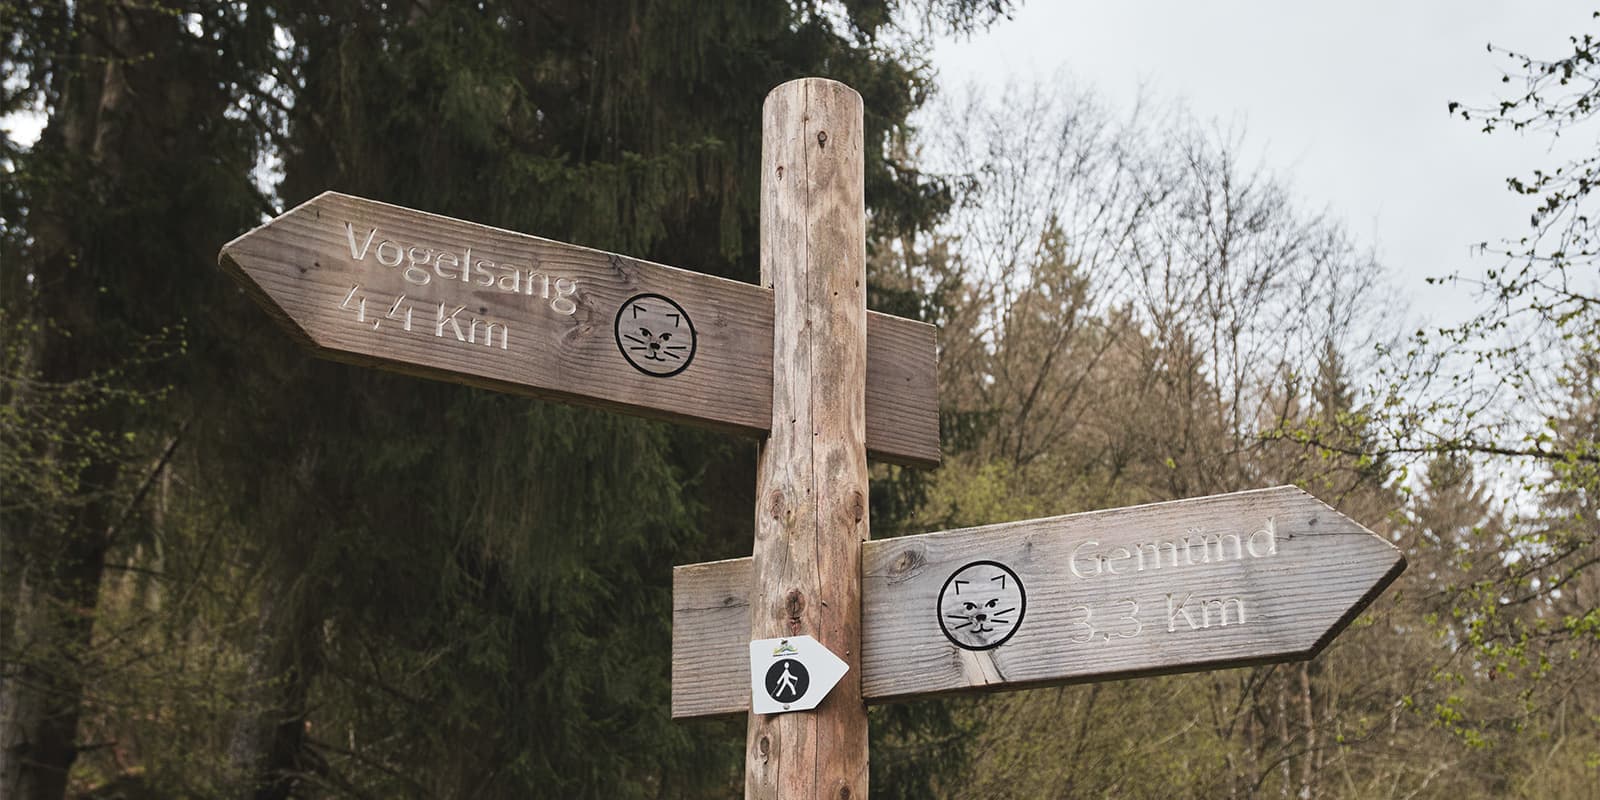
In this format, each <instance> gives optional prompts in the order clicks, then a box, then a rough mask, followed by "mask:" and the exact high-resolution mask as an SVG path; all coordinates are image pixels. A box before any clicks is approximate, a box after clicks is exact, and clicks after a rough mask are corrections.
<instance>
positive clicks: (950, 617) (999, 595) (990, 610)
mask: <svg viewBox="0 0 1600 800" xmlns="http://www.w3.org/2000/svg"><path fill="white" fill-rule="evenodd" d="M1027 605H1028V599H1027V593H1026V592H1025V591H1024V589H1023V588H1022V580H1021V579H1019V578H1018V577H1017V573H1015V572H1013V571H1012V570H1011V568H1010V567H1007V566H1006V565H1004V564H1001V563H999V562H998V561H974V562H972V563H971V564H968V565H966V566H964V567H962V568H961V569H958V570H956V571H955V572H954V573H952V574H951V575H950V577H949V578H948V579H946V580H945V582H944V588H943V589H941V590H939V629H940V630H942V631H944V635H945V638H946V639H949V640H950V643H951V644H954V645H955V646H957V647H960V648H962V649H963V650H992V649H994V648H996V647H999V646H1000V645H1002V644H1005V643H1006V641H1007V640H1008V639H1010V638H1011V637H1012V636H1013V635H1014V634H1016V632H1017V629H1018V628H1020V627H1021V626H1022V615H1023V612H1025V611H1026V610H1027Z"/></svg>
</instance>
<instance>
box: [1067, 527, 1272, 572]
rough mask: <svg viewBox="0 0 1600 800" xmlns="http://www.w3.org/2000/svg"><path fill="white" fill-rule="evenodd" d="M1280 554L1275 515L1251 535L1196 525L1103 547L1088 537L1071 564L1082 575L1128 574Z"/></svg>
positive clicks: (1078, 545) (1079, 544) (1076, 552)
mask: <svg viewBox="0 0 1600 800" xmlns="http://www.w3.org/2000/svg"><path fill="white" fill-rule="evenodd" d="M1277 554H1278V529H1277V523H1276V522H1275V521H1274V519H1273V518H1272V517H1268V518H1267V522H1266V524H1265V525H1263V526H1261V527H1259V528H1257V529H1256V530H1255V531H1253V532H1251V533H1249V534H1248V535H1240V534H1238V533H1207V532H1205V531H1203V530H1200V529H1192V530H1190V531H1188V532H1187V533H1185V534H1184V535H1183V536H1182V537H1177V538H1166V539H1157V540H1151V541H1142V542H1135V543H1134V544H1132V545H1130V546H1125V547H1124V546H1118V547H1109V548H1102V547H1101V545H1100V542H1098V541H1096V540H1094V539H1085V540H1084V541H1082V542H1079V543H1078V544H1077V546H1075V547H1073V548H1072V560H1071V562H1070V563H1069V565H1068V566H1069V568H1070V569H1071V570H1072V574H1073V575H1074V576H1076V577H1079V578H1092V577H1095V576H1097V575H1126V574H1129V573H1136V572H1144V571H1146V570H1154V569H1163V568H1168V569H1170V568H1173V567H1181V566H1194V565H1197V564H1216V563H1220V562H1226V561H1244V560H1246V559H1254V558H1266V557H1268V556H1274V555H1277Z"/></svg>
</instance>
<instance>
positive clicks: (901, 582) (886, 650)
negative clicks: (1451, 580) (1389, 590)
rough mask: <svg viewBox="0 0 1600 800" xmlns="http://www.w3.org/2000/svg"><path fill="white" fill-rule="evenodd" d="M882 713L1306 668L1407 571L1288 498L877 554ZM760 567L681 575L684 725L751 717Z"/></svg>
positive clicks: (942, 540) (866, 593)
mask: <svg viewBox="0 0 1600 800" xmlns="http://www.w3.org/2000/svg"><path fill="white" fill-rule="evenodd" d="M861 563H862V567H861V572H862V574H861V583H862V587H861V588H862V609H861V617H862V619H861V626H862V653H861V682H862V684H861V693H862V696H863V697H864V698H865V699H866V701H867V702H869V703H881V702H886V701H892V700H905V699H909V698H913V697H917V696H926V695H936V694H942V693H950V692H965V691H994V690H1005V689H1019V688H1024V687H1029V686H1041V685H1050V684H1062V683H1073V682H1082V681H1088V680H1106V679H1118V678H1129V677H1135V676H1139V675H1151V674H1162V673H1172V672H1188V671H1193V670H1201V669H1216V668H1221V667H1235V666H1243V665H1249V664H1259V663H1268V662H1275V661H1289V660H1297V659H1305V658H1310V657H1312V656H1314V655H1316V654H1317V653H1318V652H1319V651H1321V649H1322V648H1323V647H1324V646H1326V645H1327V643H1328V642H1329V641H1330V640H1331V639H1332V638H1333V637H1334V636H1335V635H1337V634H1338V633H1339V631H1340V630H1342V629H1343V628H1344V627H1345V625H1347V624H1349V622H1350V621H1351V620H1352V619H1354V618H1355V616H1356V615H1357V614H1358V613H1360V612H1361V610H1362V609H1363V608H1365V607H1366V605H1367V604H1368V603H1369V602H1371V600H1372V599H1373V598H1375V597H1376V596H1377V595H1378V594H1379V593H1380V592H1382V591H1383V589H1384V587H1386V586H1388V585H1389V583H1390V582H1391V581H1393V580H1394V579H1395V578H1396V577H1397V576H1398V575H1399V574H1400V572H1401V570H1403V569H1404V568H1405V558H1404V557H1403V556H1402V555H1401V554H1400V552H1399V551H1398V550H1396V549H1395V548H1394V547H1393V546H1392V545H1390V544H1389V543H1388V542H1386V541H1384V540H1383V539H1381V538H1379V537H1378V536H1376V535H1374V534H1373V533H1372V532H1371V531H1368V530H1367V529H1366V528H1363V527H1362V526H1360V525H1359V524H1357V523H1355V522H1354V521H1352V520H1351V519H1349V518H1348V517H1346V516H1344V515H1342V514H1340V513H1339V512H1337V511H1335V510H1333V509H1332V508H1330V507H1328V506H1326V505H1324V504H1323V503H1322V502H1321V501H1319V500H1317V499H1316V498H1315V497H1312V496H1311V495H1309V494H1306V493H1305V492H1303V491H1301V490H1299V489H1297V488H1295V487H1292V486H1283V487H1278V488H1275V489H1263V490H1258V491H1250V492H1239V493H1236V494H1226V495H1217V496H1213V497H1202V498H1197V499H1193V500H1179V501H1176V502H1170V503H1156V504H1153V505H1145V506H1135V507H1131V508H1121V509H1116V510H1111V511H1096V512H1091V513H1086V514H1073V515H1069V516H1064V517H1051V518H1048V519H1037V520H1028V521H1024V522H1012V523H1006V524H1002V525H989V526H985V527H980V528H968V529H964V530H955V531H946V532H941V533H930V534H924V535H921V536H907V537H903V538H899V539H886V540H880V541H871V542H867V543H865V544H864V545H863V553H862V559H861ZM749 591H750V560H749V559H735V560H730V561H719V562H714V563H709V564H697V565H693V566H687V567H678V568H677V569H676V570H675V573H674V578H673V630H672V671H673V674H672V714H673V716H674V717H699V716H710V715H718V714H733V713H740V712H743V711H744V710H745V709H746V708H748V706H749V702H750V694H749V690H748V689H747V687H746V684H745V683H744V681H743V680H742V678H743V677H744V672H745V670H746V669H748V664H749V661H748V657H747V651H746V647H745V645H746V643H747V642H748V641H749V639H750V637H749V633H748V631H749V617H750V610H749V608H748V603H747V596H748V593H749Z"/></svg>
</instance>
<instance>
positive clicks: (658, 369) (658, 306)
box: [613, 294, 695, 378]
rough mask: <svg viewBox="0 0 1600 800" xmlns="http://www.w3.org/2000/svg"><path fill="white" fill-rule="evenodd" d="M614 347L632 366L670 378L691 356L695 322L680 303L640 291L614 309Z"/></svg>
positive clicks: (685, 365)
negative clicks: (615, 319)
mask: <svg viewBox="0 0 1600 800" xmlns="http://www.w3.org/2000/svg"><path fill="white" fill-rule="evenodd" d="M613 328H614V330H615V332H616V336H617V349H618V350H621V351H622V357H623V358H625V359H627V361H628V363H629V364H632V365H633V368H634V369H636V370H639V371H640V372H643V373H644V374H646V375H650V376H653V377H657V378H670V377H672V376H673V375H676V374H678V373H680V372H682V371H684V370H685V369H688V368H689V362H690V361H693V360H694V347H695V335H694V323H693V322H690V321H689V315H688V313H686V312H685V311H684V310H683V306H680V305H678V304H677V303H675V302H673V301H672V300H670V299H668V298H666V297H663V296H661V295H659V294H639V295H634V296H633V297H630V298H628V300H627V302H625V303H623V304H622V307H621V308H619V309H617V321H616V324H615V325H614V326H613Z"/></svg>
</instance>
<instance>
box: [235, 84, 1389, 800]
mask: <svg viewBox="0 0 1600 800" xmlns="http://www.w3.org/2000/svg"><path fill="white" fill-rule="evenodd" d="M862 116H863V114H862V107H861V97H860V95H858V94H856V93H855V92H854V91H853V90H851V89H850V88H849V87H846V86H844V85H843V84H839V83H836V82H833V81H828V80H821V79H805V80H798V81H792V82H790V83H786V84H784V85H782V86H779V87H778V88H776V89H774V90H773V91H772V93H771V94H769V95H768V97H767V100H766V104H765V106H764V108H763V120H762V124H763V130H762V161H761V169H762V176H761V192H762V194H761V279H762V283H763V284H765V287H762V286H752V285H748V284H742V283H737V282H734V281H727V280H722V279H719V278H714V277H710V276H706V275H701V274H697V273H694V272H689V271H685V270H681V269H676V268H674V267H668V266H663V265H660V264H653V263H650V262H646V261H640V260H637V259H633V258H629V257H626V256H621V255H617V254H613V253H605V252H601V251H598V250H591V249H588V248H583V247H577V246H574V245H570V244H562V243H559V242H552V241H548V240H545V239H539V238H537V237H533V236H527V235H524V234H519V233H513V232H510V231H505V230H500V229H497V228H491V227H487V226H483V225H477V224H474V223H470V222H463V221H461V220H455V219H450V218H447V217H440V216H436V215H433V214H427V213H423V212H420V211H413V210H410V209H405V208H399V207H396V206H391V205H386V204H383V203H378V202H374V201H371V200H363V199H361V198H356V197H350V196H348V195H341V194H336V193H333V192H328V193H325V194H322V195H320V196H318V197H317V198H315V199H313V200H311V201H309V202H307V203H305V204H303V205H301V206H299V207H298V208H295V209H293V210H291V211H289V212H287V213H285V214H283V215H282V216H279V217H277V218H276V219H274V220H272V221H271V222H268V223H267V224H266V225H263V226H262V227H260V228H258V229H256V230H254V231H251V232H250V233H247V234H245V235H243V236H241V237H239V238H238V239H235V240H234V241H232V242H230V243H228V244H227V245H226V246H224V247H223V250H222V253H221V255H220V261H221V263H222V264H223V266H224V267H225V268H227V269H229V270H230V271H232V272H233V273H234V274H235V275H237V276H238V277H239V278H240V279H241V280H242V281H243V282H244V284H245V285H246V286H247V287H249V288H250V289H252V291H253V292H254V293H255V295H256V297H257V299H258V300H259V301H260V302H261V303H262V305H263V306H265V307H266V308H267V309H268V310H269V311H270V312H272V313H273V314H274V316H276V317H277V318H278V319H279V321H280V322H282V323H283V324H284V325H285V327H287V328H288V329H289V330H290V331H291V332H292V333H293V334H294V335H296V336H297V337H298V338H299V339H301V340H302V341H303V342H304V343H305V344H307V345H308V346H310V347H311V348H313V349H315V350H317V351H318V352H319V353H321V354H323V355H326V356H328V357H331V358H336V359H340V360H345V361H351V362H355V363H362V364H371V365H375V366H380V367H383V368H386V369H391V370H397V371H400V372H406V373H411V374H417V375H422V376H426V377H434V378H440V379H444V380H451V381H456V382H460V383H467V384H473V385H479V386H485V387H490V388H495V389H501V390H505V391H511V392H516V393H520V394H526V395H530V396H533V397H539V398H545V399H550V400H558V401H563V402H571V403H579V404H584V405H592V406H597V407H601V408H608V409H613V410H618V411H624V412H628V413H635V414H641V415H644V416H650V417H657V418H663V419H669V420H675V421H681V422H686V423H691V424H696V425H702V426H707V427H711V428H716V429H721V430H728V431H733V432H738V433H744V434H749V435H756V436H764V439H763V440H762V443H761V448H760V455H759V462H758V466H757V476H756V519H755V535H754V545H753V550H752V557H751V558H746V559H734V560H730V561H719V562H714V563H710V564H697V565H692V566H686V567H679V568H677V569H676V570H675V572H674V578H673V645H672V647H673V653H672V713H673V716H675V717H703V716H714V715H725V714H738V713H747V714H749V723H748V738H747V743H746V744H747V747H746V760H745V766H746V769H745V793H746V796H747V797H764V798H766V797H781V798H799V797H813V798H822V797H827V798H830V800H850V798H857V800H861V799H862V798H865V797H866V796H867V717H866V704H867V703H876V702H887V701H893V700H905V699H910V698H914V697H921V696H929V695H938V694H946V693H952V692H968V691H997V690H1006V689H1019V688H1025V687H1030V686H1042V685H1051V684H1062V683H1071V682H1079V681H1088V680H1104V679H1112V678H1128V677H1135V676H1140V675H1151V674H1162V673H1171V672H1184V671H1192V670H1199V669H1214V668H1220V667H1231V666H1241V665H1248V664H1259V663H1266V662H1274V661H1286V660H1294V659H1305V658H1310V657H1312V656H1314V655H1315V654H1316V653H1317V652H1319V651H1320V650H1321V649H1322V648H1323V647H1324V646H1326V645H1327V643H1328V642H1329V641H1330V640H1331V639H1332V638H1333V637H1334V636H1335V635H1337V634H1338V632H1339V631H1340V630H1342V629H1343V628H1344V626H1345V625H1347V624H1349V622H1350V621H1351V620H1352V619H1354V617H1355V616H1356V615H1357V614H1359V613H1360V611H1361V610H1362V609H1363V608H1365V607H1366V605H1367V604H1368V603H1369V602H1371V601H1372V599H1373V598H1375V597H1376V596H1377V595H1378V594H1379V593H1380V592H1382V590H1383V588H1384V587H1385V586H1387V585H1388V584H1389V583H1390V582H1392V581H1393V580H1394V579H1395V578H1396V577H1397V576H1398V575H1399V574H1400V572H1401V570H1403V569H1404V567H1405V560H1404V558H1402V557H1401V555H1400V553H1399V552H1398V551H1397V550H1396V549H1395V548H1394V547H1393V546H1391V545H1390V544H1389V543H1388V542H1386V541H1384V540H1382V539H1381V538H1379V537H1377V536H1375V535H1373V534H1372V533H1371V532H1370V531H1368V530H1366V529H1365V528H1362V527H1361V526H1360V525H1358V524H1356V523H1355V522H1353V521H1351V520H1350V519H1348V518H1346V517H1344V516H1343V515H1341V514H1339V513H1338V512H1336V511H1334V510H1333V509H1331V508H1329V507H1328V506H1326V505H1324V504H1322V503H1321V502H1320V501H1318V500H1317V499H1316V498H1314V497H1311V496H1310V495H1308V494H1306V493H1304V492H1302V491H1300V490H1299V489H1295V488H1293V487H1279V488H1276V489H1265V490H1259V491H1252V492H1240V493H1237V494H1230V495H1219V496H1215V497H1204V498H1197V499H1193V500H1180V501H1176V502H1170V503H1157V504H1154V505H1147V506H1137V507H1133V508H1124V509H1116V510H1111V511H1099V512H1092V513H1087V514H1075V515H1071V516H1065V517H1053V518H1049V519H1039V520H1029V521H1024V522H1013V523H1007V524H1003V525H991V526H986V527H981V528H969V529H965V530H956V531H946V532H941V533H931V534H925V535H921V536H909V537H904V538H900V539H891V540H886V541H880V542H871V541H868V520H867V457H868V455H871V456H873V457H876V458H879V459H882V460H886V461H891V462H895V463H900V464H905V465H912V466H931V465H934V464H937V463H938V460H939V442H938V405H937V398H936V397H935V374H934V371H935V368H936V363H935V349H934V339H933V331H932V329H931V328H930V327H929V326H927V325H924V324H922V323H918V322H913V321H910V320H905V319H899V318H896V317H890V316H885V315H881V314H875V313H870V312H868V311H867V310H866V288H865V287H866V274H865V273H866V270H865V264H866V250H865V247H866V245H865V242H866V236H865V205H864V197H863V182H862V163H863V160H862V153H863V149H864V148H865V147H867V146H871V143H869V142H867V141H866V138H865V135H864V132H863V127H862ZM753 700H754V702H752V701H753Z"/></svg>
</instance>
